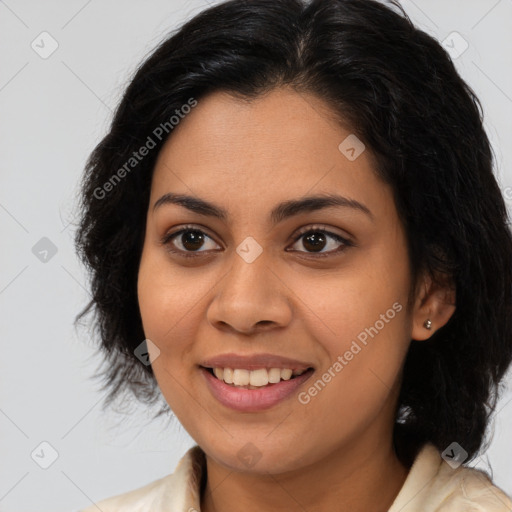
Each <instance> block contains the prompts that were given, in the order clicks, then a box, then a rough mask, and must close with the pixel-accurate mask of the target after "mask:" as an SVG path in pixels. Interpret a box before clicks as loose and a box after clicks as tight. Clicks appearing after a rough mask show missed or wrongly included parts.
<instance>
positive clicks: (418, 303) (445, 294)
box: [411, 273, 456, 340]
mask: <svg viewBox="0 0 512 512" xmlns="http://www.w3.org/2000/svg"><path fill="white" fill-rule="evenodd" d="M455 298H456V293H455V285H454V284H453V282H451V281H450V280H448V279H445V280H444V281H441V283H434V281H433V280H432V278H431V277H430V276H428V275H427V274H426V273H424V274H423V275H422V277H421V279H420V282H419V285H418V287H417V291H416V298H415V303H414V309H413V316H412V332H411V338H412V339H413V340H426V339H428V338H430V337H431V336H432V334H434V333H435V332H436V331H437V330H439V329H440V328H441V327H443V325H445V324H446V323H447V322H448V320H450V318H451V316H452V315H453V313H454V312H455ZM426 320H430V322H431V328H430V329H427V328H426V327H425V321H426Z"/></svg>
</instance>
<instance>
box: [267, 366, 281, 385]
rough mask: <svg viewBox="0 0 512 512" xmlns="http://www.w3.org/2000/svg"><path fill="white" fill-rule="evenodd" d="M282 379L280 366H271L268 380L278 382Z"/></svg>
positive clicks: (273, 382)
mask: <svg viewBox="0 0 512 512" xmlns="http://www.w3.org/2000/svg"><path fill="white" fill-rule="evenodd" d="M280 380H281V370H280V369H279V368H270V370H269V372H268V381H269V382H271V383H272V384H277V383H278V382H279V381H280Z"/></svg>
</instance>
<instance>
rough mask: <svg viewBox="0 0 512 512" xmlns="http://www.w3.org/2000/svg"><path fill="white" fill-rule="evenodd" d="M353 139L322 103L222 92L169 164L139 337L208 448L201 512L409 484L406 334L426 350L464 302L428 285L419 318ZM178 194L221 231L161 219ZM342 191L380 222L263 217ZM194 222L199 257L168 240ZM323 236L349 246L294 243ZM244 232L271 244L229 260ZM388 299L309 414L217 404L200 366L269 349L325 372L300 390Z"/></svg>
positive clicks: (179, 140)
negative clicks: (398, 414) (168, 198)
mask: <svg viewBox="0 0 512 512" xmlns="http://www.w3.org/2000/svg"><path fill="white" fill-rule="evenodd" d="M351 133H352V132H351V131H350V129H349V128H348V127H342V126H340V124H339V123H338V122H336V121H335V120H334V118H333V117H332V115H331V114H330V110H329V107H328V105H326V104H325V103H324V102H323V101H322V100H321V99H319V98H317V97H316V96H313V95H307V94H298V93H296V92H294V91H293V90H291V89H287V88H280V89H276V90H274V91H272V92H270V93H268V94H266V95H264V96H260V97H258V98H257V99H256V100H253V101H250V102H248V101H243V100H241V99H237V98H235V97H233V96H231V95H229V94H228V93H226V92H219V91H217V92H214V93H213V94H211V95H209V96H207V97H205V98H202V99H201V100H200V101H199V102H198V105H197V106H196V107H195V108H194V109H193V110H192V112H191V113H190V114H188V115H187V116H186V118H185V119H183V120H182V121H181V122H180V124H179V125H178V126H177V127H176V128H175V129H174V131H173V133H172V137H170V138H169V139H168V141H167V142H166V144H165V145H164V147H163V148H162V150H161V152H160V154H159V157H158V160H157V163H156V166H155V171H154V176H153V182H152V188H151V197H150V206H149V209H148V215H147V227H146V236H145V241H144V247H143V254H142V259H141V263H140V269H139V277H138V295H139V304H140V312H141V316H142V321H143V326H144V332H145V334H146V337H147V338H149V339H150V340H151V341H152V342H153V343H154V344H155V345H156V346H157V347H158V349H159V350H160V353H159V354H158V356H157V354H156V352H155V351H153V353H152V359H153V362H152V366H153V370H154V373H155V377H156V379H157V381H158V384H159V386H160V388H161V391H162V393H163V396H164V397H165V399H166V400H167V402H168V404H169V406H170V408H171V409H172V411H173V412H174V414H175V415H176V416H177V418H178V419H179V421H180V422H181V424H182V425H183V426H184V428H185V429H186V430H187V431H188V433H189V434H190V435H191V437H192V438H193V439H194V440H195V441H196V442H197V443H198V444H199V445H200V446H201V448H202V449H203V450H204V451H205V453H206V460H207V475H208V477H207V484H206V489H205V492H204V493H203V495H202V496H201V510H202V511H206V512H214V511H215V512H228V511H231V510H232V508H233V503H236V504H237V509H241V510H246V511H249V512H250V511H261V510H265V511H268V512H272V511H278V510H279V511H282V510H289V509H290V508H291V507H293V508H294V509H298V510H307V511H316V512H323V511H327V510H337V511H351V512H354V511H363V510H364V511H367V510H373V511H379V510H382V511H385V510H387V509H388V507H389V506H390V505H391V504H392V502H393V500H394V498H395V497H396V495H397V494H398V492H399V490H400V488H401V487H402V485H403V483H404V481H405V478H406V476H407V472H408V470H409V468H407V467H405V466H404V465H403V464H402V463H401V462H400V460H399V459H398V458H397V456H396V454H395V451H394V448H393V443H392V431H393V423H394V418H395V410H396V404H397V398H398V392H399V389H400V383H401V371H402V366H403V362H404V357H405V355H406V352H407V349H408V346H409V343H410V340H411V338H413V339H417V340H424V339H427V338H428V337H430V336H431V335H432V334H433V333H434V332H435V330H436V329H439V328H440V327H442V326H443V325H444V324H445V323H446V322H447V321H448V320H449V318H450V316H451V315H452V314H453V311H454V309H455V308H454V306H453V303H454V296H453V293H451V292H450V291H449V290H448V289H443V288H439V287H435V286H433V285H432V283H431V281H430V280H429V279H428V278H427V277H426V276H420V280H419V281H418V282H417V283H416V285H417V286H415V290H416V294H415V296H414V301H413V302H412V303H411V304H410V307H408V303H407V299H408V295H409V291H410V290H411V289H412V288H411V287H413V286H414V283H413V282H412V279H411V275H410V274H411V272H410V266H409V259H408V253H407V246H406V238H405V233H404V230H403V226H402V223H401V221H400V219H399V217H398V214H397V210H396V207H395V204H394V201H393V197H392V191H391V189H390V188H389V186H388V185H386V184H385V183H383V182H382V181H381V180H380V179H379V178H378V177H377V176H376V174H375V172H374V170H373V169H374V168H375V162H374V160H373V156H372V154H371V152H370V150H369V149H366V150H365V151H364V152H363V153H362V154H361V155H360V156H359V157H358V158H357V159H356V160H354V161H350V160H348V159H347V158H346V157H345V156H344V154H342V153H341V151H340V150H339V149H338V145H339V144H340V143H341V142H342V141H343V140H344V139H345V138H346V137H347V136H348V135H350V134H351ZM168 192H174V193H183V194H188V195H193V196H198V197H200V198H202V199H204V200H207V201H210V202H213V203H215V204H217V205H219V206H221V207H223V208H224V209H226V210H227V212H228V215H229V217H228V220H227V221H225V222H224V221H222V220H220V219H216V218H213V217H208V216H204V215H200V214H198V213H194V212H191V211H189V210H187V209H185V208H184V207H182V206H179V205H174V204H165V205H162V206H160V207H159V208H157V209H155V210H153V205H154V203H155V202H156V201H157V200H158V199H159V198H160V197H161V196H162V195H164V194H166V193H168ZM332 192H336V193H337V194H340V195H343V196H345V197H348V198H351V199H355V200H357V201H359V202H360V203H363V204H364V205H365V206H366V207H367V208H368V209H369V210H370V211H371V213H372V216H373V218H371V217H370V216H369V215H367V214H366V213H364V212H362V211H360V210H357V209H354V208H350V207H330V208H326V209H322V210H318V211H313V212H302V213H300V214H298V215H296V216H293V217H290V218H288V219H286V220H284V221H282V222H280V223H279V224H277V225H275V226H273V225H272V224H271V223H270V220H269V212H270V211H271V210H272V208H273V207H274V206H275V205H277V204H278V203H280V202H282V201H285V200H289V199H299V198H301V197H303V196H306V195H313V194H315V195H316V194H321V193H332ZM187 224H192V225H193V226H192V227H193V228H195V229H201V231H203V232H204V233H205V235H206V237H205V239H204V242H203V245H202V246H201V244H199V245H196V246H194V245H193V244H191V243H190V238H187V236H186V235H185V237H184V236H183V235H178V236H177V237H175V238H174V239H173V240H172V241H170V242H168V244H167V246H172V247H174V248H175V249H176V250H178V251H179V250H180V249H181V250H182V251H183V252H186V251H187V249H188V251H189V253H190V252H195V253H196V254H197V253H198V251H199V253H200V255H199V256H198V257H196V258H185V257H182V256H179V255H173V254H172V253H170V252H169V251H168V250H167V249H166V246H165V245H163V244H162V243H161V242H160V241H161V239H162V237H164V235H165V234H166V233H170V232H171V233H172V232H176V231H179V229H181V228H182V227H184V225H187ZM317 225H320V227H323V228H324V229H326V230H328V231H330V232H333V233H335V234H339V235H341V236H343V237H345V238H347V239H348V240H349V241H351V242H352V243H353V245H352V246H345V248H344V250H343V251H342V252H339V253H335V252H334V251H335V250H336V249H337V248H339V247H342V246H343V244H342V243H340V242H337V241H336V240H335V239H333V238H331V237H330V236H329V235H326V234H325V235H324V236H325V237H326V238H325V243H324V245H323V246H322V245H320V246H319V247H318V249H315V248H314V246H312V245H311V244H308V242H307V240H306V237H305V236H302V237H299V238H296V236H295V234H296V233H297V232H298V231H299V229H301V228H309V227H310V226H311V227H312V226H315V228H316V227H318V226H317ZM306 231H307V229H306ZM317 231H318V230H317ZM249 236H250V237H253V238H254V239H255V240H256V241H257V242H258V244H259V245H260V246H261V248H262V250H263V252H262V253H261V255H260V256H259V257H258V258H257V259H256V260H255V261H253V262H252V263H248V262H247V261H245V260H244V259H243V258H242V257H240V256H239V255H238V253H237V252H236V248H237V247H238V246H239V245H240V244H241V243H242V242H243V241H244V240H245V239H246V237H249ZM317 236H318V235H317ZM292 237H293V238H292ZM194 248H198V250H196V251H194ZM287 248H288V251H287V250H286V249H287ZM292 250H293V251H292ZM315 251H316V252H315ZM318 251H319V252H320V253H323V254H326V253H330V255H329V256H328V257H325V258H321V257H315V254H318ZM394 303H399V304H400V305H402V306H403V307H402V309H401V311H400V312H398V313H397V314H396V315H395V316H394V318H393V319H392V320H389V322H387V323H385V326H384V327H383V328H381V329H380V330H379V331H378V334H377V335H375V336H374V338H373V339H371V338H370V341H369V342H368V344H367V345H366V346H364V348H363V349H362V350H361V351H360V352H359V353H358V354H357V355H355V356H354V357H353V359H352V360H350V361H349V362H348V364H347V365H346V366H344V367H343V370H342V371H340V372H339V373H338V374H337V375H336V377H335V378H333V379H332V380H331V382H329V383H328V384H327V385H326V386H325V387H324V389H322V391H321V392H319V393H318V394H317V395H316V396H314V397H312V398H311V400H310V401H309V403H307V404H303V403H300V402H299V401H298V399H297V396H296V395H295V394H294V395H292V396H291V397H290V398H288V399H286V400H285V401H283V402H281V403H279V404H278V405H276V406H274V407H272V408H271V409H268V410H266V411H262V412H255V413H240V412H236V411H234V410H231V409H229V408H226V407H224V406H223V405H221V404H220V403H219V402H218V401H217V400H216V399H215V398H214V397H213V395H212V394H211V393H210V391H209V389H208V387H207V386H206V383H205V381H204V378H203V375H202V374H201V372H200V370H199V367H198V365H199V363H200V362H201V361H202V360H203V359H205V358H209V357H213V356H214V355H218V354H222V353H228V352H236V353H239V354H255V353H260V352H268V353H272V354H277V355H281V356H285V357H286V356H287V357H291V358H294V359H299V360H301V361H304V362H308V363H310V364H311V365H312V366H313V367H314V368H315V374H314V375H313V376H312V377H311V378H310V379H309V380H308V381H307V382H305V383H304V385H303V386H302V387H301V389H300V390H299V391H304V390H306V391H307V389H308V388H309V387H310V386H311V385H312V384H313V383H314V382H315V381H316V380H317V379H318V378H319V377H320V376H321V375H322V374H323V373H324V372H325V371H326V370H327V369H328V368H329V367H332V366H333V363H334V362H335V361H336V360H337V358H338V356H339V355H343V354H344V353H345V352H346V351H347V350H348V349H349V348H350V346H351V343H352V341H353V340H355V339H356V337H357V335H358V334H359V333H361V332H362V331H364V329H365V328H368V327H370V326H374V325H375V323H376V321H377V320H379V318H381V317H380V315H381V314H385V313H386V311H387V310H389V309H390V308H392V305H393V304H394ZM427 318H430V320H431V321H432V324H433V327H432V329H431V330H427V329H426V328H425V327H424V326H423V323H424V322H425V320H426V319H427ZM249 442H250V443H252V444H253V445H254V446H255V447H256V449H257V450H258V453H259V456H260V459H259V460H258V461H257V463H256V464H254V465H253V466H251V467H248V466H247V465H245V464H244V463H243V462H242V461H241V460H240V459H239V458H238V456H237V454H238V453H239V451H240V450H241V449H242V448H243V447H244V446H246V445H247V443H249Z"/></svg>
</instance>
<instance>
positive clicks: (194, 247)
mask: <svg viewBox="0 0 512 512" xmlns="http://www.w3.org/2000/svg"><path fill="white" fill-rule="evenodd" d="M207 240H212V238H210V237H209V236H208V235H207V234H206V233H205V232H204V231H201V230H200V229H197V228H191V227H185V228H183V229H181V230H179V231H176V232H174V233H168V234H166V235H165V236H164V237H163V238H162V240H161V243H162V245H165V246H166V247H167V250H168V251H169V252H171V253H173V254H178V255H179V256H184V257H186V258H188V257H195V256H201V255H204V253H205V252H207V251H201V250H200V249H202V248H203V247H204V246H205V245H207V243H206V241H207ZM212 241H213V240H212ZM180 246H181V247H180ZM194 253H196V254H194Z"/></svg>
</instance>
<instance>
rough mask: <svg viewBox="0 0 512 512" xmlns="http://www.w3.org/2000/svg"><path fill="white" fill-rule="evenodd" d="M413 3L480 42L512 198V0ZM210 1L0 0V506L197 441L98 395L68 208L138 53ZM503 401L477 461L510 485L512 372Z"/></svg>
mask: <svg viewBox="0 0 512 512" xmlns="http://www.w3.org/2000/svg"><path fill="white" fill-rule="evenodd" d="M403 5H404V7H405V9H406V11H407V12H408V13H409V15H410V16H411V18H412V19H413V21H415V22H416V23H417V24H419V25H420V26H421V27H422V28H423V29H424V30H426V31H427V32H428V33H430V34H432V35H433V36H435V37H436V38H437V39H439V40H441V41H442V40H444V39H445V38H447V36H449V35H450V34H451V33H452V32H453V31H456V32H458V33H459V34H460V35H461V36H462V37H463V38H464V40H466V41H467V42H468V44H469V47H468V49H467V50H466V51H465V52H464V53H463V54H462V55H460V56H459V57H458V58H456V59H455V62H456V66H457V68H458V70H459V72H460V73H461V74H462V76H463V77H464V78H465V79H466V80H467V81H468V82H469V84H470V85H471V86H472V87H473V88H474V90H475V91H476V93H477V95H478V96H479V97H480V99H481V100H482V103H483V105H484V109H485V116H486V128H487V130H488V132H489V135H490V138H491V140H492V142H493V147H494V150H495V152H496V156H497V168H496V173H497V175H498V177H499V181H500V184H501V186H502V189H503V191H504V193H505V195H506V196H507V199H509V201H508V203H509V206H510V202H511V200H512V188H509V187H512V171H511V163H512V147H511V146H512V145H511V140H512V138H511V136H512V122H511V119H512V74H511V69H512V32H511V30H510V27H511V26H512V1H511V0H499V1H497V0H472V1H455V0H435V1H433V0H428V1H426V0H414V1H412V0H406V1H404V2H403ZM205 6H207V3H205V2H204V1H202V0H194V1H189V2H186V1H184V0H152V1H149V2H142V1H138V2H136V1H125V2H120V1H118V2H113V1H112V0H107V1H105V0H104V1H101V2H100V1H99V0H89V1H83V0H80V1H75V0H73V1H67V2H64V1H56V0H53V1H45V2H37V1H35V0H33V1H23V0H7V1H0V42H1V45H2V52H1V65H0V109H1V110H0V112H1V117H0V155H1V158H0V172H1V188H0V226H1V233H2V239H1V245H2V250H1V260H0V272H1V274H0V312H1V315H2V320H1V324H0V328H1V331H0V336H1V343H2V355H3V356H2V357H1V358H0V379H1V381H0V454H1V463H0V511H3V512H5V511H9V512H21V511H31V512H32V511H42V512H49V511H52V512H56V511H57V512H58V511H68V512H69V511H72V510H78V509H80V508H83V507H85V506H88V505H90V504H91V502H92V501H98V500H100V499H102V498H105V497H107V496H112V495H115V494H118V493H122V492H126V491H128V490H131V489H134V488H136V487H140V486H142V485H144V484H146V483H148V482H150V481H152V480H154V479H157V478H160V477H162V476H164V475H166V474H168V473H171V472H172V471H173V470H174V467H175V465H176V463H177V461H178V460H179V458H180V457H181V456H182V455H183V454H184V453H185V451H186V449H188V448H189V447H190V446H191V445H192V444H193V441H192V440H191V438H190V437H189V436H188V434H187V433H186V432H185V431H184V430H183V428H181V427H179V426H177V427H173V428H165V425H166V423H165V422H161V423H158V422H155V423H149V424H148V415H147V412H146V411H145V410H144V409H143V408H142V407H137V408H136V409H134V410H133V412H132V414H131V415H130V416H129V417H128V418H127V419H126V421H125V423H124V424H121V425H119V426H118V421H119V416H116V415H114V414H108V415H104V414H101V410H100V407H99V404H100V401H101V399H102V395H101V394H100V393H99V392H98V391H97V390H96V388H95V384H94V383H93V381H91V380H89V378H90V376H91V375H92V374H93V373H94V371H95V369H96V368H97V364H98V361H99V360H98V359H95V352H96V351H95V348H94V347H95V346H94V341H93V340H92V339H89V336H88V335H87V332H86V331H84V330H82V331H78V333H77V332H75V330H74V328H73V325H72V322H73V319H74V316H75V315H76V313H77V312H78V311H79V310H80V309H81V308H82V307H83V306H84V305H85V303H86V302H87V300H88V298H89V297H88V292H87V290H86V282H87V279H86V275H85V271H84V269H82V268H81V266H80V265H79V263H78V261H77V258H76V256H75V254H74V248H73V233H74V227H73V225H72V224H70V223H71V222H72V221H73V214H74V212H75V210H74V208H75V205H76V193H77V190H78V180H79V177H80V175H81V172H82V169H83V166H84V163H85V160H86V158H87V156H88V154H89V153H90V152H91V151H92V149H93V148H94V146H95V145H96V143H97V142H99V140H100V139H101V137H102V136H103V135H104V134H105V133H106V130H107V127H108V123H109V120H110V116H111V112H112V109H113V108H114V107H115V105H116V103H117V101H118V100H119V97H120V94H121V92H122V90H123V87H124V86H125V85H126V84H127V81H128V80H129V78H130V76H131V75H132V73H133V72H134V70H135V67H136V66H137V64H138V63H139V62H140V60H141V59H142V58H143V57H144V56H145V55H147V54H148V53H149V52H150V51H151V49H152V48H154V46H155V45H156V44H157V43H158V42H159V41H160V40H161V39H162V38H164V37H165V35H166V34H167V33H168V32H169V31H170V30H171V29H173V28H175V27H176V26H177V25H178V24H181V23H182V22H183V21H185V20H186V19H189V18H190V17H191V16H193V15H194V14H196V13H198V12H199V11H200V10H202V9H203V8H204V7H205ZM43 31H47V32H49V33H50V34H51V36H52V37H53V38H54V39H55V40H56V41H57V42H58V45H59V46H58V49H57V50H56V51H55V52H54V53H53V54H52V55H51V56H50V57H48V58H47V59H43V58H41V57H40V56H39V55H38V54H37V53H36V52H35V51H34V50H33V49H32V47H31V43H32V41H34V40H35V41H36V43H37V41H39V40H40V39H38V37H39V35H40V34H41V32H43ZM457 44H459V43H457ZM457 44H456V45H455V46H456V47H457ZM48 47H49V46H48V45H47V46H46V48H48ZM459 48H461V47H460V46H459ZM42 237H47V238H49V239H50V240H51V241H52V242H53V244H55V246H56V248H57V253H56V254H55V255H54V256H53V257H51V258H50V257H48V261H47V262H42V261H40V260H39V259H38V258H37V257H36V256H35V255H34V254H33V252H32V248H33V246H34V245H35V244H36V243H37V242H38V241H39V240H40V239H41V238H42ZM507 382H509V383H510V382H511V379H508V381H507ZM498 411H499V412H498V414H497V416H496V420H495V423H494V427H495V434H494V438H493V441H492V443H491V446H490V449H489V450H488V452H487V454H486V456H484V457H482V458H480V459H478V461H477V466H479V467H482V468H487V469H489V466H488V464H489V463H490V464H491V467H492V470H493V475H494V480H495V483H496V484H497V485H499V486H501V487H502V488H503V489H504V490H505V491H506V492H508V493H509V494H512V436H510V432H511V426H512V391H511V390H510V387H509V389H508V390H507V391H506V393H505V394H504V395H503V397H502V399H501V401H500V403H499V405H498ZM43 441H46V442H48V443H50V444H51V446H52V447H54V449H55V450H56V451H57V452H58V458H57V460H56V461H55V462H54V463H53V464H52V465H51V466H50V467H49V468H48V469H42V468H40V467H39V465H37V464H36V462H34V460H33V459H32V458H31V453H32V452H33V450H34V449H36V448H38V447H39V445H40V443H41V442H43ZM43 448H44V447H43ZM43 451H44V450H43ZM38 453H41V452H40V448H39V452H38ZM45 453H46V455H45V456H47V454H48V453H49V451H48V450H46V452H45Z"/></svg>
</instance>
